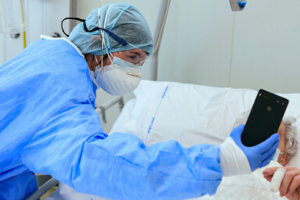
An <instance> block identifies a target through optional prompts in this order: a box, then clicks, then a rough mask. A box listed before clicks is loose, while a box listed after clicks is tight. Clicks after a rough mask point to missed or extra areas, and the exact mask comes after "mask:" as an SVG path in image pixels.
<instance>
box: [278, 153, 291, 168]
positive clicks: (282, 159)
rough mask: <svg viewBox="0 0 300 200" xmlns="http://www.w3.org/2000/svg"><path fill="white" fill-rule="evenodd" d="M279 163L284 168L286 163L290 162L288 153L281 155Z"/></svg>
mask: <svg viewBox="0 0 300 200" xmlns="http://www.w3.org/2000/svg"><path fill="white" fill-rule="evenodd" d="M277 161H278V163H279V164H281V165H282V166H283V167H284V166H285V165H286V163H287V162H288V161H289V156H288V155H287V154H286V153H285V154H280V155H279V157H278V160H277Z"/></svg>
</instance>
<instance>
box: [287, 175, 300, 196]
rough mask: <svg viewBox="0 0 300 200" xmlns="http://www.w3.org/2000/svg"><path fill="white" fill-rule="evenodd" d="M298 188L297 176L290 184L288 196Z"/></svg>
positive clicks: (298, 178) (299, 182) (299, 183)
mask: <svg viewBox="0 0 300 200" xmlns="http://www.w3.org/2000/svg"><path fill="white" fill-rule="evenodd" d="M299 186H300V175H297V176H295V177H294V178H293V180H292V183H291V184H290V187H289V189H288V194H289V195H292V194H293V193H294V192H295V190H296V189H297V188H299Z"/></svg>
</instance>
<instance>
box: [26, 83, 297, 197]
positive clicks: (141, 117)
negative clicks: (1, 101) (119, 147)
mask: <svg viewBox="0 0 300 200" xmlns="http://www.w3.org/2000/svg"><path fill="white" fill-rule="evenodd" d="M134 94H135V98H134V99H132V100H130V101H128V102H127V103H126V105H125V106H124V108H123V110H122V112H121V114H120V116H119V117H118V119H117V120H116V122H115V124H114V126H113V128H112V130H111V131H110V134H112V133H114V132H125V133H129V134H133V135H135V136H137V137H139V138H140V139H141V140H142V141H143V142H144V143H145V144H146V145H151V144H155V143H157V142H163V141H168V140H177V141H179V142H180V143H181V144H182V145H183V146H184V147H187V148H188V147H190V146H192V145H196V144H201V143H208V144H214V145H220V144H221V143H222V142H223V141H224V140H225V139H226V138H227V137H228V136H229V134H230V132H231V130H232V128H233V125H234V122H235V120H236V119H237V118H238V117H240V114H241V113H242V112H243V111H247V110H249V109H250V108H251V106H252V104H253V102H254V99H255V97H256V94H257V91H254V90H249V89H234V88H219V87H210V86H202V85H193V84H183V83H175V82H156V81H146V80H144V81H141V83H140V85H139V87H138V88H137V89H136V90H135V91H134ZM279 95H281V96H283V97H286V98H287V99H289V100H290V104H289V106H288V108H287V111H286V114H285V116H293V117H295V118H296V119H297V121H296V122H295V125H296V127H298V130H299V129H300V104H299V102H300V94H279ZM114 102H119V101H117V100H115V101H114ZM106 105H112V103H108V104H106ZM119 105H120V106H121V105H122V103H120V104H119ZM121 107H122V106H121ZM100 110H101V109H100ZM299 139H300V138H299V135H298V141H300V140H299ZM288 166H298V167H300V155H299V152H297V155H296V156H294V157H293V158H292V159H291V160H290V161H289V163H288ZM55 184H57V182H56V181H55V180H50V181H49V185H48V186H47V187H46V186H43V187H45V189H49V188H50V187H52V186H53V185H55ZM46 185H47V184H46ZM233 190H234V189H233ZM264 192H266V191H264ZM266 194H268V193H267V192H266ZM37 198H38V196H36V198H32V197H30V198H28V199H37ZM209 198H210V197H202V198H199V199H201V200H202V199H203V200H204V199H209Z"/></svg>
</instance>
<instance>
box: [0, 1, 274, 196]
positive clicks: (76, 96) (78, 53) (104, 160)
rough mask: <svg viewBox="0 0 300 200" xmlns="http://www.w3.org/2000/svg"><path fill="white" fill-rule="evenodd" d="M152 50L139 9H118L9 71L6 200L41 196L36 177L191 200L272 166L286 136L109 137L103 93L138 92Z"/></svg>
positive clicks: (0, 133) (0, 123)
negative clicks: (101, 111) (100, 103)
mask: <svg viewBox="0 0 300 200" xmlns="http://www.w3.org/2000/svg"><path fill="white" fill-rule="evenodd" d="M152 49H153V41H152V37H151V33H150V29H149V27H148V25H147V22H146V20H145V18H144V17H143V15H142V14H141V13H140V11H139V10H138V9H137V8H135V7H134V6H132V5H129V4H126V3H116V4H110V5H105V6H103V7H101V8H100V9H95V10H93V11H92V12H91V13H90V15H89V16H88V17H87V19H86V20H85V21H84V22H82V23H80V24H79V25H77V26H76V27H75V28H74V29H73V31H72V32H71V34H70V36H69V38H68V39H53V38H44V39H41V40H39V41H37V42H34V43H32V44H30V45H29V46H28V47H27V48H26V49H25V50H24V51H23V52H22V53H20V54H19V55H17V56H16V57H14V58H12V59H11V60H9V61H8V62H6V63H4V64H3V65H1V66H0V155H1V157H0V199H24V198H25V197H28V196H29V195H30V194H31V193H32V192H34V191H35V190H36V189H37V186H36V180H35V176H34V173H40V174H49V175H51V176H52V177H54V178H55V179H57V180H59V181H61V182H63V183H65V184H67V185H69V186H71V187H73V188H74V189H75V190H76V191H77V192H82V193H88V194H93V195H97V196H101V197H105V198H109V199H188V198H194V197H199V196H202V195H204V194H210V195H213V194H214V193H215V192H216V190H217V188H218V186H219V184H220V182H221V180H222V177H223V176H232V175H237V174H243V173H250V172H251V171H253V170H255V169H256V168H259V167H262V166H265V165H267V164H268V163H269V161H270V160H271V159H272V157H273V155H274V153H275V150H276V148H277V146H278V143H279V135H278V134H274V135H272V136H271V137H270V138H269V139H268V140H266V141H265V142H263V143H261V144H259V145H257V146H254V147H245V146H244V145H243V144H242V143H241V133H242V131H243V125H242V126H239V127H238V128H236V129H234V130H233V132H232V133H231V135H230V137H229V138H228V139H227V140H225V142H224V143H223V144H222V145H221V146H214V145H208V144H201V145H195V146H192V147H191V148H189V149H186V148H184V147H182V146H181V145H180V144H179V143H178V142H176V141H168V142H162V143H158V144H154V145H151V146H145V145H144V143H143V142H142V141H141V140H140V139H138V138H137V137H135V136H133V135H130V134H126V133H114V134H112V135H110V136H107V135H106V134H105V133H104V132H103V129H102V126H101V123H100V119H99V116H98V115H97V113H96V111H95V109H94V107H95V98H96V90H97V88H102V89H104V90H105V91H106V92H108V93H110V94H112V95H125V94H127V93H130V92H132V91H133V90H134V89H135V88H136V87H137V86H138V84H139V81H140V76H141V72H142V69H143V67H142V65H143V63H144V61H145V59H146V58H147V57H148V56H149V55H150V54H151V53H152ZM100 98H101V97H100ZM166 134H168V133H166ZM216 134H217V133H216Z"/></svg>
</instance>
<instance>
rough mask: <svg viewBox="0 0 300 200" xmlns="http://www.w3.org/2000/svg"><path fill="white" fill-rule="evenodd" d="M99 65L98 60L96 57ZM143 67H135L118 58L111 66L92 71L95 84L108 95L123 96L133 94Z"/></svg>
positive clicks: (112, 61) (114, 58) (115, 58)
mask: <svg viewBox="0 0 300 200" xmlns="http://www.w3.org/2000/svg"><path fill="white" fill-rule="evenodd" d="M95 59H96V61H97V64H98V60H97V58H96V57H95ZM141 75H142V67H140V66H135V65H133V64H132V63H129V62H127V61H125V60H122V59H120V58H118V57H113V60H111V64H110V65H107V66H104V67H101V68H100V67H99V65H98V66H97V68H96V70H95V72H92V71H91V76H92V80H93V82H94V83H95V84H96V85H97V87H101V88H102V89H103V90H104V91H106V92H107V93H109V94H111V95H114V96H123V95H125V94H128V93H130V92H133V91H134V90H135V89H136V88H137V87H138V85H139V83H140V80H141Z"/></svg>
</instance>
